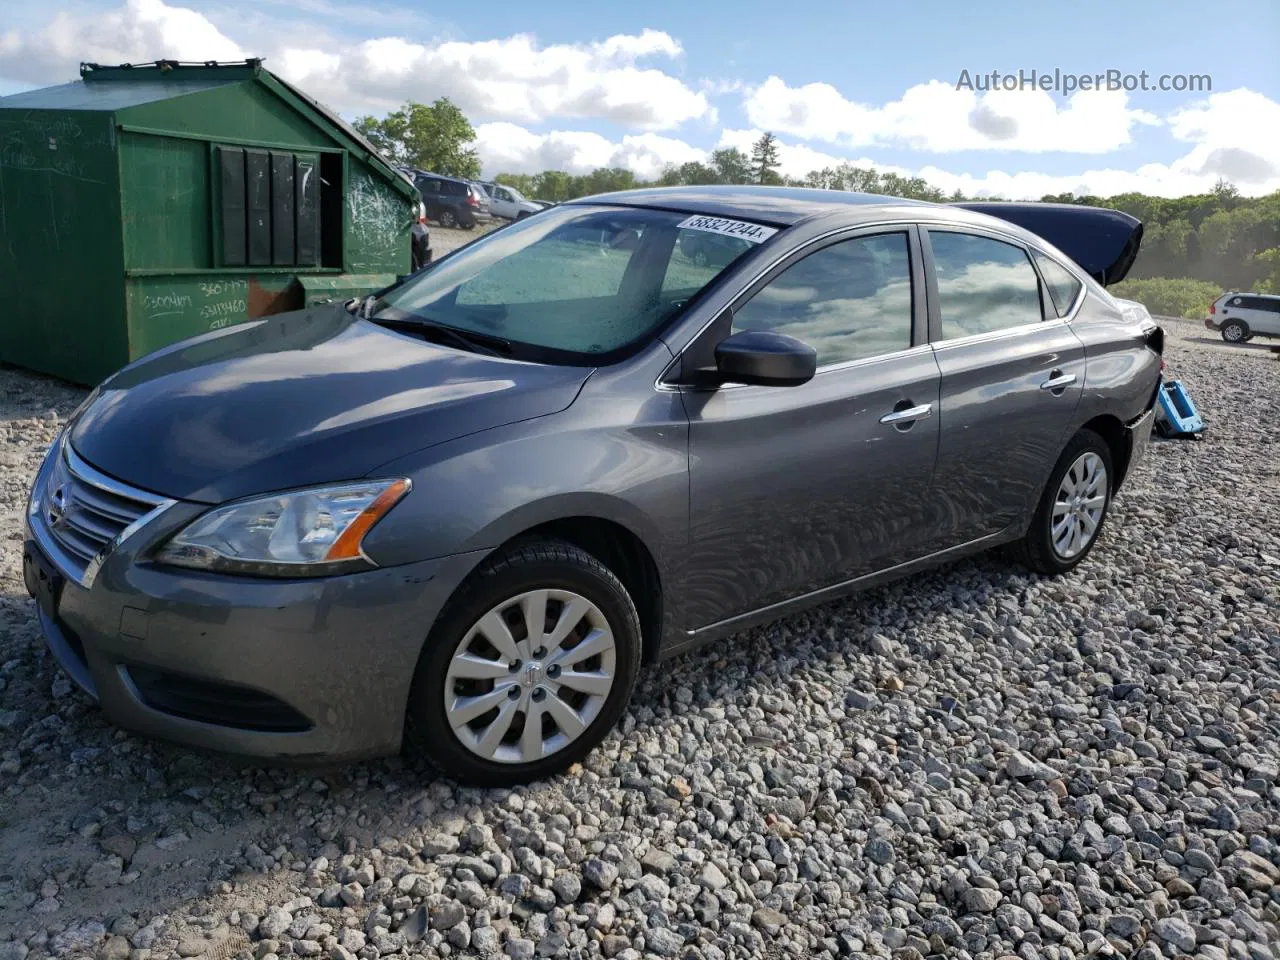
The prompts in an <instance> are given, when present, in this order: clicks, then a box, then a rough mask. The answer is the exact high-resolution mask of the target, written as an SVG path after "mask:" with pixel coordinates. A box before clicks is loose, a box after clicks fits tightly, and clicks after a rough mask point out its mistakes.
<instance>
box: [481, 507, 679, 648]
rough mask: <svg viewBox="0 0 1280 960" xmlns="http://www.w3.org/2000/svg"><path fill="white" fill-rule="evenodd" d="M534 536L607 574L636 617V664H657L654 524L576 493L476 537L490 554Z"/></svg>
mask: <svg viewBox="0 0 1280 960" xmlns="http://www.w3.org/2000/svg"><path fill="white" fill-rule="evenodd" d="M540 537H546V538H550V539H556V540H564V541H566V542H568V543H572V544H574V545H575V546H577V547H579V548H581V549H582V550H585V551H586V552H587V553H589V554H591V555H592V556H593V557H595V558H596V559H597V560H599V561H600V562H601V563H603V564H604V565H605V566H606V567H608V568H609V569H610V570H612V571H613V573H614V575H615V576H616V577H617V578H618V579H619V580H621V581H622V585H623V586H624V587H626V588H627V593H629V594H630V595H631V600H632V602H633V603H634V604H635V605H636V612H637V613H638V614H639V615H640V628H641V637H642V640H643V650H642V652H641V656H642V660H643V661H644V662H646V663H652V662H654V661H655V660H657V659H658V653H659V650H660V649H661V647H662V638H663V627H664V617H665V615H666V613H667V610H666V606H665V603H664V599H665V592H664V589H663V586H664V578H663V574H662V569H663V567H662V563H661V559H660V558H661V556H662V554H661V552H660V550H659V549H657V548H656V544H657V543H658V540H659V537H658V532H657V528H656V527H655V526H654V524H653V523H652V522H651V521H650V520H649V519H648V518H647V517H645V516H644V515H643V514H641V513H640V512H639V511H637V510H636V509H635V508H634V507H633V506H631V505H629V504H626V503H623V502H621V501H618V500H616V499H614V498H612V497H607V496H593V497H590V498H589V499H587V500H583V499H582V495H580V494H579V495H575V496H573V497H569V498H565V499H563V500H562V499H561V498H556V499H555V500H552V501H542V502H538V503H532V504H527V505H525V506H524V507H522V508H521V509H519V510H517V511H514V512H513V513H512V514H509V515H507V516H506V517H503V518H502V519H501V520H499V521H497V522H495V523H493V524H490V525H489V527H488V528H486V530H485V531H484V532H483V533H482V534H481V535H480V539H483V540H485V541H487V542H488V543H489V544H493V545H494V552H497V551H501V550H503V549H506V548H507V547H509V546H511V545H512V544H514V543H519V542H523V541H527V540H531V539H537V538H540Z"/></svg>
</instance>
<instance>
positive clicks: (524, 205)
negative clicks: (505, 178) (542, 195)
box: [480, 181, 543, 220]
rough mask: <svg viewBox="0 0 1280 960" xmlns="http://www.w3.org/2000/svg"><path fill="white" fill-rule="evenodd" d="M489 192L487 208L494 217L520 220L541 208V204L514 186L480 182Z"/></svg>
mask: <svg viewBox="0 0 1280 960" xmlns="http://www.w3.org/2000/svg"><path fill="white" fill-rule="evenodd" d="M480 185H481V186H482V187H484V188H485V190H486V191H487V192H488V194H489V209H490V210H491V211H493V215H494V216H495V217H505V218H506V219H508V220H522V219H524V218H525V217H531V216H533V215H534V214H535V213H537V212H538V211H540V210H542V209H543V206H542V204H540V203H535V202H534V201H533V200H530V199H529V198H528V197H526V196H525V195H524V194H522V193H521V192H520V191H519V190H517V189H516V188H515V187H508V186H506V185H505V184H501V183H489V182H487V181H486V182H484V183H481V184H480Z"/></svg>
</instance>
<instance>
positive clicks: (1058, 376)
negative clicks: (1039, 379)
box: [1040, 370, 1076, 390]
mask: <svg viewBox="0 0 1280 960" xmlns="http://www.w3.org/2000/svg"><path fill="white" fill-rule="evenodd" d="M1075 382H1076V375H1075V374H1074V373H1063V372H1062V371H1061V370H1055V371H1053V373H1051V374H1049V379H1048V380H1046V381H1045V382H1044V383H1042V384H1040V389H1041V390H1065V389H1066V388H1067V387H1069V386H1071V384H1073V383H1075Z"/></svg>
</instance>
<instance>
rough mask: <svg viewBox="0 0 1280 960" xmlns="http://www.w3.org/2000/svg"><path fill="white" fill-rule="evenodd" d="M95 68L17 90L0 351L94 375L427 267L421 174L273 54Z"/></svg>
mask: <svg viewBox="0 0 1280 960" xmlns="http://www.w3.org/2000/svg"><path fill="white" fill-rule="evenodd" d="M80 75H81V79H80V80H79V81H77V82H74V83H68V84H64V85H62V86H57V87H49V88H46V89H43V90H34V91H31V92H29V93H20V94H16V95H14V96H10V97H4V98H0V289H4V290H5V292H6V294H7V296H8V299H9V303H10V304H11V307H12V308H11V309H9V310H6V311H5V312H4V314H3V316H2V317H0V361H3V362H7V363H12V364H16V365H18V366H22V367H27V368H29V369H32V370H39V371H42V372H44V373H50V374H54V375H55V376H59V377H62V378H64V379H67V380H71V381H74V382H78V383H85V384H93V383H97V382H98V381H100V380H101V379H103V378H104V377H106V376H107V375H108V374H110V373H111V372H113V371H114V370H116V369H118V368H119V367H121V366H123V365H124V364H126V363H128V362H129V361H130V360H134V359H136V358H138V357H140V356H142V355H144V354H146V353H150V352H151V351H153V350H157V349H159V348H160V347H164V346H166V345H168V344H171V343H174V342H175V341H178V340H182V339H184V338H186V337H190V336H193V335H195V334H198V333H203V332H206V331H209V330H218V329H221V328H223V327H226V326H228V325H230V324H236V323H243V322H244V321H246V320H253V319H256V318H258V317H262V316H266V315H268V314H272V313H279V312H282V311H284V310H291V309H295V308H298V307H302V306H303V305H304V304H307V303H315V302H319V301H321V300H325V299H335V298H338V297H347V296H357V295H360V294H362V293H367V292H371V291H372V290H375V289H378V288H380V287H382V286H386V285H387V284H388V283H390V282H392V281H394V279H395V278H396V277H397V276H399V275H403V274H406V273H408V272H409V271H410V264H411V252H410V248H411V242H412V241H411V229H412V226H413V223H414V217H415V215H416V210H417V202H418V199H419V198H418V194H417V191H416V190H415V189H414V187H413V185H412V183H410V182H409V180H408V179H407V178H406V177H405V176H404V175H403V174H401V173H399V172H398V171H396V170H395V169H393V168H392V167H391V166H390V165H389V164H388V163H387V162H386V161H385V160H384V159H383V158H381V157H380V156H379V155H378V153H377V151H376V150H375V149H374V147H373V146H372V145H371V144H370V143H369V142H368V141H367V140H365V139H364V138H363V137H362V136H361V135H360V134H359V133H357V132H356V131H355V130H354V129H352V128H351V127H350V126H349V125H348V124H346V123H345V122H344V121H342V120H341V119H340V118H339V117H338V116H337V115H336V114H334V113H333V112H332V111H330V110H328V109H326V108H325V107H323V106H321V105H320V104H319V103H317V102H316V101H315V100H313V99H312V98H310V97H308V96H307V95H306V94H304V93H302V92H301V91H299V90H297V89H296V88H294V87H292V86H290V85H289V84H288V83H286V82H285V81H283V80H281V79H280V78H279V77H276V76H275V75H274V74H272V73H270V72H269V71H267V70H266V69H264V68H263V66H262V63H261V61H258V60H249V61H245V62H243V63H236V64H225V63H208V64H185V63H177V62H174V61H159V62H157V63H154V64H146V65H134V66H129V65H124V66H118V67H101V66H98V65H96V64H83V65H82V66H81V68H80Z"/></svg>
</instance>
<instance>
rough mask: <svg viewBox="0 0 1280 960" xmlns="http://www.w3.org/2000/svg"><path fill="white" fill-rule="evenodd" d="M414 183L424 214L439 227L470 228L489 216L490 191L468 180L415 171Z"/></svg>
mask: <svg viewBox="0 0 1280 960" xmlns="http://www.w3.org/2000/svg"><path fill="white" fill-rule="evenodd" d="M413 183H414V186H416V187H417V188H418V193H420V194H421V195H422V202H423V203H424V204H426V207H427V217H428V218H430V219H432V220H434V221H435V222H436V223H438V224H440V226H442V227H461V228H462V229H464V230H471V229H473V228H474V227H475V225H476V224H477V223H488V222H489V221H490V220H491V219H492V214H491V213H490V211H489V195H488V194H487V193H485V192H484V190H483V189H482V188H481V187H478V186H476V185H475V184H474V183H472V182H471V181H469V180H459V179H457V178H455V177H442V176H440V174H437V173H424V172H422V171H417V172H415V173H414V174H413Z"/></svg>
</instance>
